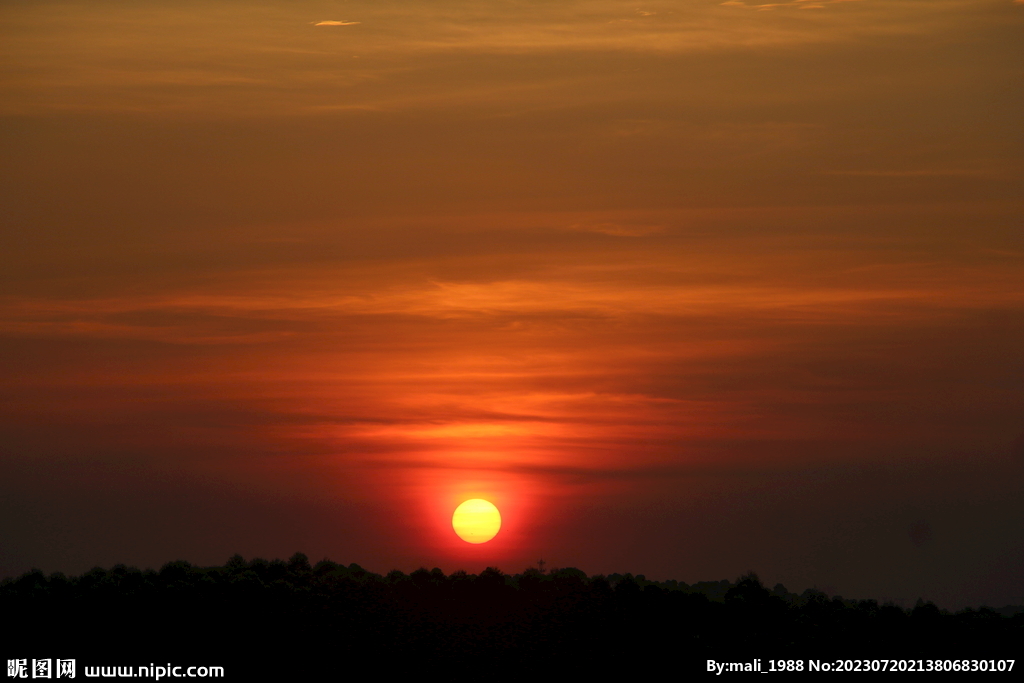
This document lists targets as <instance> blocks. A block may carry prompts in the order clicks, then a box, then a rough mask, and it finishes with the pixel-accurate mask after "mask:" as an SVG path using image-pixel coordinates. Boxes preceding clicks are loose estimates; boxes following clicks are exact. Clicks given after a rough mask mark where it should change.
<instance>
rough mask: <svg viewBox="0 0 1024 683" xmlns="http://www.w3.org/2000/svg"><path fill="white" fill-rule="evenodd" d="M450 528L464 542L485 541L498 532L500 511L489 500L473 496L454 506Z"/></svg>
mask: <svg viewBox="0 0 1024 683" xmlns="http://www.w3.org/2000/svg"><path fill="white" fill-rule="evenodd" d="M452 528H453V529H455V533H456V534H458V535H459V538H461V539H462V540H463V541H465V542H466V543H486V542H487V541H489V540H491V539H492V538H494V537H495V536H496V535H497V534H498V529H500V528H501V513H500V512H498V508H496V507H494V504H493V503H491V502H490V501H486V500H484V499H483V498H473V499H471V500H467V501H466V502H464V503H463V504H462V505H460V506H459V507H457V508H455V514H453V515H452Z"/></svg>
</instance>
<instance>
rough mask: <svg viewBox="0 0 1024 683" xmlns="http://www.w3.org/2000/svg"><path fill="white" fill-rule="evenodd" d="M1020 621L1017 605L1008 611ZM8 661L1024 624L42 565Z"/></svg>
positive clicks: (338, 576) (887, 639)
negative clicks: (78, 571) (67, 570)
mask: <svg viewBox="0 0 1024 683" xmlns="http://www.w3.org/2000/svg"><path fill="white" fill-rule="evenodd" d="M1004 611H1006V612H1013V610H1004ZM0 614H2V615H3V616H4V621H5V623H6V624H7V626H8V627H12V630H13V634H12V635H11V636H10V637H8V638H5V639H4V640H5V643H4V646H3V649H4V651H5V654H6V655H7V656H8V657H29V658H32V657H40V658H42V657H78V658H79V659H82V660H84V661H85V662H86V663H89V662H92V663H97V664H99V663H106V664H118V663H124V664H149V663H150V662H166V661H168V660H171V659H172V660H173V661H175V662H178V663H203V664H216V665H224V666H226V667H228V673H229V677H230V674H231V673H232V672H235V673H238V672H262V673H264V674H270V673H273V674H278V675H295V674H323V673H326V672H334V673H341V672H344V671H346V670H349V669H350V668H351V667H352V666H355V665H356V664H359V665H370V666H375V667H378V669H379V670H380V671H391V672H393V673H397V672H408V673H415V672H428V671H432V672H435V673H436V672H442V673H444V674H445V675H450V676H451V677H452V678H457V677H460V676H463V675H478V674H480V673H481V672H489V674H488V675H492V677H494V676H498V677H499V678H500V677H501V676H500V675H498V674H501V675H506V674H507V675H508V676H510V677H511V676H518V675H520V674H521V673H527V672H530V671H539V670H545V671H553V670H557V671H567V672H569V671H576V672H603V673H607V672H612V671H630V672H634V673H635V672H637V671H641V670H644V669H646V668H650V669H651V670H657V669H660V668H663V667H664V666H665V665H666V664H668V665H670V666H672V667H674V670H679V671H681V672H682V671H690V672H693V671H699V670H702V669H703V666H704V662H705V660H707V659H715V660H718V661H749V660H752V659H754V658H755V657H757V658H762V659H765V660H767V659H786V658H799V657H804V658H806V657H814V658H820V659H829V658H846V659H848V658H868V657H872V658H882V657H889V658H903V659H909V658H914V659H918V658H944V659H948V658H951V657H955V658H1007V657H1013V656H1015V653H1016V651H1017V649H1019V647H1020V643H1021V642H1024V611H1022V610H1019V609H1018V610H1016V613H1015V614H1013V615H1012V616H1009V615H1004V614H1000V613H999V612H997V611H995V610H992V609H988V608H984V607H983V608H981V609H965V610H962V611H959V612H957V613H950V612H947V611H944V610H940V609H938V608H937V607H936V606H935V605H934V604H931V603H926V602H923V601H921V600H919V601H918V603H917V605H916V606H915V607H914V608H913V609H904V608H902V607H899V606H897V605H894V604H879V603H878V602H877V601H875V600H844V599H843V598H841V597H838V596H836V597H831V598H830V597H829V596H827V595H826V594H824V593H822V592H820V591H816V590H813V589H808V590H806V591H804V592H803V593H802V594H800V595H797V594H795V593H791V592H789V591H787V590H786V589H785V587H783V586H782V585H781V584H780V585H776V586H775V587H774V589H768V588H767V587H765V586H764V585H762V583H761V581H760V580H759V579H758V577H757V576H756V575H755V574H753V573H749V574H746V575H744V576H742V577H740V578H738V579H737V580H736V581H728V580H723V581H717V582H701V583H697V584H693V585H687V584H685V583H682V582H677V581H662V582H658V581H648V580H647V579H646V578H645V577H644V576H643V575H639V576H633V575H631V574H622V575H620V574H612V575H610V576H600V575H599V576H587V575H586V574H585V573H584V572H582V571H580V570H579V569H575V568H564V569H552V570H550V571H548V572H541V571H539V570H537V569H533V568H531V569H527V570H525V571H523V572H521V573H519V574H515V575H509V574H504V573H502V572H501V571H499V570H498V569H496V568H493V567H489V568H487V569H485V570H484V571H482V572H481V573H480V574H478V575H473V574H467V573H466V572H464V571H457V572H454V573H452V574H450V575H446V574H445V573H444V572H442V571H441V570H440V569H437V568H435V569H432V570H427V569H418V570H416V571H414V572H412V573H411V574H405V573H403V572H400V571H397V570H395V571H392V572H390V573H389V574H387V575H380V574H375V573H372V572H369V571H366V570H365V569H363V568H362V567H360V566H359V565H357V564H350V565H348V566H345V565H342V564H337V563H334V562H331V561H329V560H323V561H321V562H318V563H317V564H316V565H315V566H312V565H311V564H310V562H309V560H308V558H307V557H306V556H305V555H303V554H302V553H296V554H295V555H293V556H292V557H291V558H290V559H289V560H288V561H282V560H274V561H267V560H264V559H259V558H257V559H253V560H249V561H246V560H245V559H244V558H242V557H241V556H238V555H236V556H234V557H232V558H231V559H230V560H228V562H227V563H226V564H225V565H224V566H222V567H198V566H193V565H191V564H189V563H188V562H184V561H176V562H169V563H167V564H165V565H164V566H163V567H162V568H161V569H160V570H159V571H153V570H151V569H147V570H145V571H143V570H139V569H136V568H133V567H126V566H124V565H116V566H114V567H112V568H111V569H102V568H99V567H97V568H95V569H92V570H90V571H88V572H86V573H85V574H82V575H81V576H77V577H66V576H64V575H63V574H61V573H55V574H51V575H49V576H46V575H44V574H43V573H42V572H40V571H39V570H33V571H31V572H28V573H26V574H24V575H22V576H21V577H19V578H16V579H6V580H4V581H3V582H2V583H0Z"/></svg>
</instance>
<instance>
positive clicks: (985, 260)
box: [0, 0, 1024, 606]
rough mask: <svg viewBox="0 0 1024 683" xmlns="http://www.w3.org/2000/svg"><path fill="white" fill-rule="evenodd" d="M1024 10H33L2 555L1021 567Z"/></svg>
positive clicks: (488, 2) (960, 578)
mask: <svg viewBox="0 0 1024 683" xmlns="http://www.w3.org/2000/svg"><path fill="white" fill-rule="evenodd" d="M1022 29H1024V6H1022V5H1021V3H1019V2H1017V3H1015V2H1012V1H1011V0H971V1H967V0H934V1H929V0H886V1H885V2H882V1H880V0H878V1H875V0H849V1H839V0H820V1H814V0H805V1H804V2H799V1H796V2H782V3H773V4H760V5H759V4H756V3H744V2H724V3H717V2H704V1H700V0H698V1H684V0H676V1H674V2H668V1H666V2H654V3H647V4H641V5H637V4H636V3H625V2H618V1H609V0H591V1H588V2H571V1H570V2H559V3H548V2H539V1H538V2H525V1H521V2H515V1H511V0H509V1H494V0H479V1H477V2H449V1H448V0H440V1H439V2H430V3H427V2H422V1H412V0H405V1H394V0H384V1H378V2H326V1H325V2H304V1H298V2H283V1H267V2H255V3H254V2H231V1H225V2H218V3H208V2H184V1H183V2H172V1H140V2H133V3H123V2H104V1H98V2H97V1H91V2H45V1H44V2H17V1H15V2H8V3H5V4H4V5H3V6H2V7H0V116H2V118H3V121H2V124H0V140H2V142H0V144H2V150H3V153H2V154H0V169H2V173H3V182H2V183H0V192H2V193H3V196H0V204H2V206H3V207H4V210H3V228H2V229H3V244H4V248H3V249H2V250H0V358H3V359H4V360H3V362H2V363H0V378H2V381H0V406H2V409H0V437H2V438H0V473H2V476H0V493H2V495H0V505H2V506H3V507H2V510H3V513H2V514H0V520H2V522H0V571H2V572H5V573H7V574H11V573H18V572H21V571H24V570H25V569H27V568H28V567H30V566H40V567H42V568H43V569H44V570H46V571H55V570H62V571H66V572H76V571H82V570H84V569H88V568H89V567H90V566H92V565H95V564H106V565H110V564H113V563H115V562H126V563H130V564H131V563H134V564H139V565H159V564H161V563H163V562H164V561H167V560H170V559H175V558H179V557H180V558H184V559H188V560H190V561H193V562H196V563H201V564H204V563H220V562H223V561H224V559H226V558H227V557H228V556H229V555H231V554H233V553H235V552H241V553H242V554H244V555H246V556H253V555H262V556H267V557H276V556H280V557H286V556H288V555H290V554H291V553H292V552H294V551H295V550H297V549H298V550H303V551H304V552H306V553H308V554H309V555H310V556H311V557H314V559H317V558H319V557H322V556H329V557H331V558H332V559H334V560H336V561H341V562H353V561H354V562H359V563H360V564H363V565H364V566H366V567H368V568H370V569H373V570H375V571H382V572H386V571H388V570H389V569H391V568H394V567H398V568H400V569H403V570H405V571H410V570H412V569H415V568H416V567H418V566H420V565H426V566H428V567H432V566H435V565H436V566H441V567H442V568H444V569H446V570H449V571H450V570H454V569H457V568H466V569H467V570H470V571H479V570H480V569H482V568H483V567H484V566H486V565H492V564H496V565H497V566H499V567H501V568H502V569H504V570H505V571H519V570H521V569H522V568H523V567H525V566H526V565H527V564H530V563H532V562H535V561H536V559H538V558H539V557H544V558H545V559H546V560H547V561H548V562H549V566H550V565H560V566H566V565H574V566H578V567H580V568H581V569H583V570H584V571H587V572H589V573H596V572H614V571H619V572H625V571H631V572H634V573H645V574H646V575H648V576H649V577H652V578H662V579H664V578H676V579H679V580H684V581H689V582H693V581H698V580H708V579H720V578H725V577H728V578H734V577H735V576H737V575H739V574H740V573H742V572H745V571H747V570H749V569H753V570H756V571H758V572H759V573H760V574H761V575H762V577H764V578H765V579H766V580H767V581H769V582H770V583H774V582H775V581H781V582H783V583H785V584H786V585H787V587H789V588H790V589H794V590H803V588H806V587H808V586H811V585H817V586H818V587H823V588H826V589H829V590H831V591H833V592H835V591H838V592H840V593H842V594H844V595H846V596H847V597H877V598H881V597H894V598H902V599H905V600H909V601H912V600H914V599H916V598H917V597H918V595H923V596H924V597H926V598H931V599H934V600H937V601H939V602H940V604H945V605H949V606H958V605H961V604H965V603H973V604H977V603H978V602H980V601H988V602H991V603H998V604H1000V605H1001V604H1005V603H1006V602H1009V601H1010V600H1011V599H1013V600H1017V599H1019V595H1018V594H1019V593H1020V592H1021V591H1020V589H1019V586H1020V585H1021V582H1022V581H1024V574H1022V573H1021V567H1024V533H1022V531H1021V529H1022V527H1021V525H1020V523H1019V521H1020V519H1021V515H1022V514H1024V507H1022V503H1021V502H1020V501H1021V500H1022V498H1021V496H1020V493H1021V491H1020V489H1021V484H1022V481H1024V478H1022V475H1024V442H1021V441H1018V442H1017V444H1018V445H1016V446H1015V445H1013V444H1014V443H1015V441H1014V440H1015V439H1019V438H1020V437H1021V435H1022V431H1024V353H1022V351H1021V349H1024V239H1022V234H1024V233H1022V231H1021V229H1020V225H1021V208H1022V206H1021V197H1022V196H1024V192H1022V190H1024V188H1022V178H1024V165H1022V154H1021V151H1022V145H1021V143H1022V137H1021V128H1020V112H1021V111H1022V104H1024V102H1022V96H1021V95H1022V92H1021V88H1020V87H1019V85H1020V82H1021V75H1022V74H1021V64H1022V63H1024V62H1022V60H1021V58H1022V57H1024V54H1022V53H1024V40H1022V34H1021V31H1022ZM473 497H483V498H487V499H489V500H492V501H494V502H495V503H496V504H497V505H498V506H499V508H501V510H502V515H503V527H502V531H501V533H500V534H499V536H498V537H497V538H496V539H495V540H494V541H492V542H490V543H487V544H483V545H481V546H469V545H468V544H465V543H463V542H461V541H459V540H458V539H457V537H455V535H454V534H453V533H452V532H451V529H450V527H449V526H448V523H449V519H450V514H451V511H452V510H453V509H454V507H455V506H456V505H457V504H458V503H459V502H461V500H464V499H466V498H473ZM922 530H925V531H922ZM1014 591H1016V592H1014Z"/></svg>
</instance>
